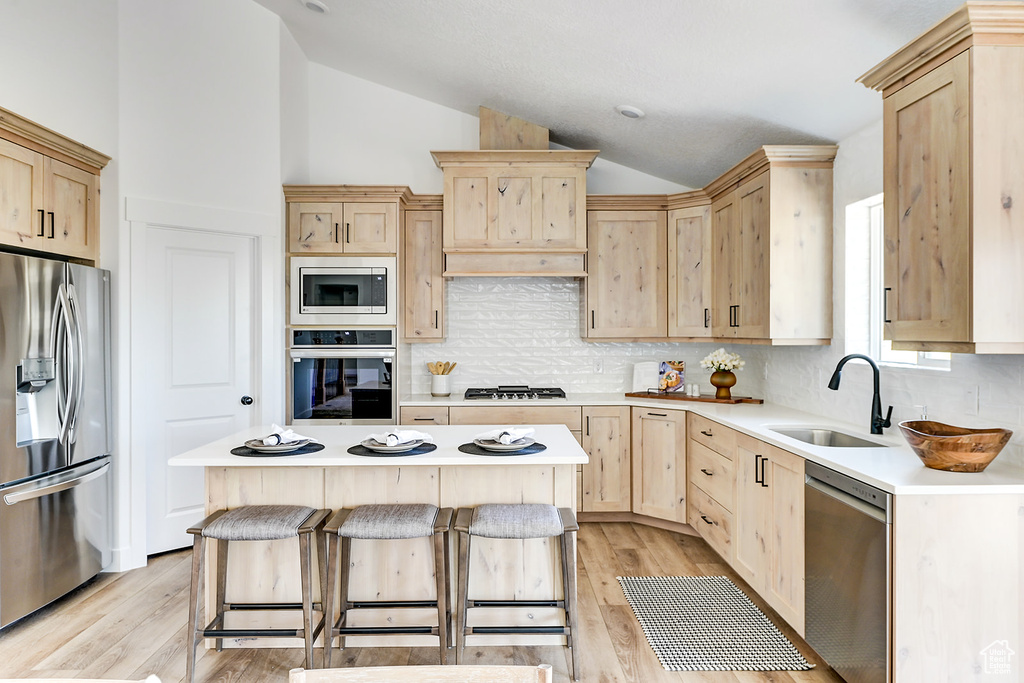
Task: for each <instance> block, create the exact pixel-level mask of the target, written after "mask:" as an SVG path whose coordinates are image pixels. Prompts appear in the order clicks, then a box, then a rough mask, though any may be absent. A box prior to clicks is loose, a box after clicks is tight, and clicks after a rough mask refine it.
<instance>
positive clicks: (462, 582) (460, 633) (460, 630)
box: [455, 531, 470, 664]
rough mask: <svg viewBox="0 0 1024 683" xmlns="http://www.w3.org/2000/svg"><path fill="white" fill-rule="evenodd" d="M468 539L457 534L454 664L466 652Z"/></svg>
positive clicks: (464, 533) (458, 661)
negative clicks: (456, 609) (457, 594)
mask: <svg viewBox="0 0 1024 683" xmlns="http://www.w3.org/2000/svg"><path fill="white" fill-rule="evenodd" d="M469 539H470V535H469V534H467V533H466V532H464V531H460V532H459V597H458V604H459V617H458V619H457V620H456V623H455V634H456V642H455V663H456V664H462V663H463V662H464V659H465V650H466V628H467V627H466V612H467V609H466V607H467V605H468V603H469Z"/></svg>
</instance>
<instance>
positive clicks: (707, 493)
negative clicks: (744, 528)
mask: <svg viewBox="0 0 1024 683" xmlns="http://www.w3.org/2000/svg"><path fill="white" fill-rule="evenodd" d="M686 432H687V440H686V472H687V478H688V480H689V484H688V487H687V491H686V501H687V502H686V506H687V508H686V521H687V522H688V523H689V524H690V526H692V527H693V528H694V529H696V530H697V533H699V534H700V535H701V536H702V537H703V538H704V540H705V541H707V542H708V545H710V546H711V547H712V548H714V550H715V552H717V553H718V554H719V555H721V556H722V558H723V559H725V561H726V562H728V563H730V564H732V562H733V548H732V537H733V527H734V519H735V518H734V515H733V512H734V511H735V509H736V467H735V462H734V461H735V459H736V432H734V431H733V430H731V429H729V428H727V427H723V426H721V425H719V424H717V423H715V422H712V421H710V420H708V419H707V418H704V417H701V416H699V415H694V414H693V413H690V415H689V416H688V418H687V424H686Z"/></svg>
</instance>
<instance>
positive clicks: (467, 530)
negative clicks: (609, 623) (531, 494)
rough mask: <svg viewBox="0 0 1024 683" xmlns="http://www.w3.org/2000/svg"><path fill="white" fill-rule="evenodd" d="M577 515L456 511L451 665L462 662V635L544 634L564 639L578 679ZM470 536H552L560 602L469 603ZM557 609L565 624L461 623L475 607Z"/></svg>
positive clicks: (540, 508) (490, 508) (514, 509)
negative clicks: (559, 572) (558, 558)
mask: <svg viewBox="0 0 1024 683" xmlns="http://www.w3.org/2000/svg"><path fill="white" fill-rule="evenodd" d="M579 528H580V527H579V524H577V523H576V516H575V515H573V512H572V510H570V509H569V508H556V507H555V506H554V505H538V504H522V503H521V504H513V505H496V504H488V505H479V506H477V507H475V508H459V511H458V514H457V515H456V517H455V530H456V531H458V532H459V598H458V599H459V620H458V625H457V628H456V634H457V641H458V642H457V644H456V650H455V657H456V659H455V661H456V662H457V663H460V664H461V663H462V660H463V656H464V653H465V649H466V636H467V635H474V634H477V635H480V634H498V633H501V634H524V633H549V634H559V635H564V636H565V644H566V647H568V648H569V654H570V666H571V667H572V671H571V674H572V679H573V680H574V681H578V680H579V670H580V668H579V655H578V653H577V648H576V647H575V646H574V644H573V636H574V635H575V634H576V611H577V610H576V532H577V531H578V530H579ZM474 536H481V537H484V538H502V539H528V538H551V537H555V536H557V537H558V538H559V540H560V545H561V556H562V596H563V597H562V599H561V600H470V599H469V590H468V588H469V551H470V542H471V541H472V539H473V537H474ZM487 607H490V608H508V607H560V608H562V609H563V610H565V626H473V627H469V626H467V625H466V612H467V611H468V610H469V609H477V608H487Z"/></svg>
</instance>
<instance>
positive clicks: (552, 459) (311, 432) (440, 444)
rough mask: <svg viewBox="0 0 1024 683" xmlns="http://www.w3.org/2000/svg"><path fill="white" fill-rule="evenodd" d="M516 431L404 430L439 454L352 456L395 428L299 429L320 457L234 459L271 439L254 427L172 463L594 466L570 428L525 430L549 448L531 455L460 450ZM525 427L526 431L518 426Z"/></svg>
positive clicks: (265, 431)
mask: <svg viewBox="0 0 1024 683" xmlns="http://www.w3.org/2000/svg"><path fill="white" fill-rule="evenodd" d="M508 426H510V425H468V426H466V425H463V426H436V425H431V426H430V428H429V429H424V428H423V426H422V425H415V426H409V427H404V428H405V429H416V430H417V431H425V432H427V433H428V434H430V435H431V436H432V437H433V438H434V443H435V444H437V450H435V451H432V452H430V453H423V454H421V455H389V456H377V457H371V456H362V455H352V454H351V453H349V452H348V448H349V447H350V446H355V445H357V444H358V443H359V442H361V441H363V440H364V439H366V437H367V436H369V435H370V434H382V433H385V432H387V431H389V430H392V429H394V427H392V426H389V425H371V426H365V425H364V426H319V425H318V426H306V425H302V426H298V427H295V431H297V432H298V433H299V434H301V435H303V436H308V437H312V438H314V439H316V440H317V441H319V442H320V443H322V444H323V445H324V449H323V450H322V451H319V452H317V453H308V454H306V455H287V454H283V455H278V456H274V457H267V456H263V457H246V456H239V455H232V454H231V449H232V448H236V447H238V446H242V445H243V444H244V443H245V442H246V441H247V440H249V439H256V438H262V437H264V436H266V435H267V434H270V433H271V431H272V429H271V427H270V426H269V425H261V426H259V427H253V428H252V429H247V430H244V431H241V432H238V433H236V434H232V435H231V436H229V437H226V438H223V439H218V440H217V441H214V442H212V443H208V444H206V445H205V446H200V447H199V448H194V449H192V450H191V451H187V452H185V453H182V454H180V455H176V456H174V457H173V458H171V459H170V460H169V461H168V464H170V465H173V466H179V467H181V466H185V467H188V466H192V467H339V466H340V467H382V466H396V467H397V466H402V467H408V466H411V465H416V466H423V465H433V466H435V467H436V466H444V465H460V466H462V465H473V466H477V465H570V464H572V465H575V464H586V463H587V462H588V461H589V458H588V457H587V454H586V452H585V451H584V450H583V449H582V448H580V445H579V444H578V443H577V442H576V439H575V438H574V437H573V435H572V434H571V433H570V432H569V429H568V428H567V427H566V426H565V425H525V426H531V427H533V429H534V435H533V437H532V438H533V439H535V440H536V441H537V442H538V443H542V444H544V445H545V446H547V448H546V449H545V450H543V451H540V452H539V453H531V454H528V455H504V454H501V453H495V454H494V455H471V454H469V453H463V452H462V451H460V450H459V449H458V448H459V446H460V445H461V444H464V443H472V442H473V438H474V437H476V436H477V435H478V434H481V433H482V432H487V431H490V430H493V429H501V428H503V427H508ZM515 426H517V427H521V426H524V425H515Z"/></svg>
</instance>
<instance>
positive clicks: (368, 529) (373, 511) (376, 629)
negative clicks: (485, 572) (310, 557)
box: [324, 503, 452, 667]
mask: <svg viewBox="0 0 1024 683" xmlns="http://www.w3.org/2000/svg"><path fill="white" fill-rule="evenodd" d="M451 524H452V509H451V508H438V507H437V506H436V505H429V504H425V503H413V504H373V505H360V506H358V507H355V508H351V509H343V510H339V511H338V512H337V513H336V514H335V515H334V516H333V517H332V518H331V519H330V520H329V521H328V522H327V525H326V526H325V527H324V533H325V534H326V537H327V568H326V580H325V586H326V587H325V595H326V598H325V599H324V612H325V613H326V614H327V615H328V623H332V622H333V624H332V625H331V626H330V628H329V629H327V636H326V637H325V639H324V640H325V642H324V666H325V667H329V666H330V665H331V650H332V648H333V646H334V645H333V644H334V639H335V637H339V643H338V644H339V646H340V647H341V648H344V647H345V637H346V636H350V635H420V634H422V635H426V634H430V635H436V636H437V637H438V647H439V650H440V660H441V664H444V663H445V662H446V661H447V651H448V648H449V647H450V645H449V643H450V633H451V619H452V617H451V596H450V588H449V583H448V563H449V550H448V546H449V541H448V535H449V532H450V531H451ZM427 537H432V538H433V550H434V579H435V585H436V589H437V597H436V599H435V600H372V601H350V600H349V595H348V589H349V569H350V567H351V562H352V560H351V556H352V539H361V540H374V541H392V540H401V539H409V538H427ZM339 541H340V544H341V559H340V564H341V580H340V582H339V581H338V580H337V575H338V564H339V559H338V544H339ZM336 592H338V593H340V595H336V594H335V593H336ZM335 603H337V604H338V606H339V616H338V619H337V621H335V620H334V609H335ZM423 607H434V608H436V609H437V626H402V625H397V626H352V625H351V624H350V622H349V615H350V613H351V612H352V610H359V609H402V608H423ZM389 621H390V619H389Z"/></svg>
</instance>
